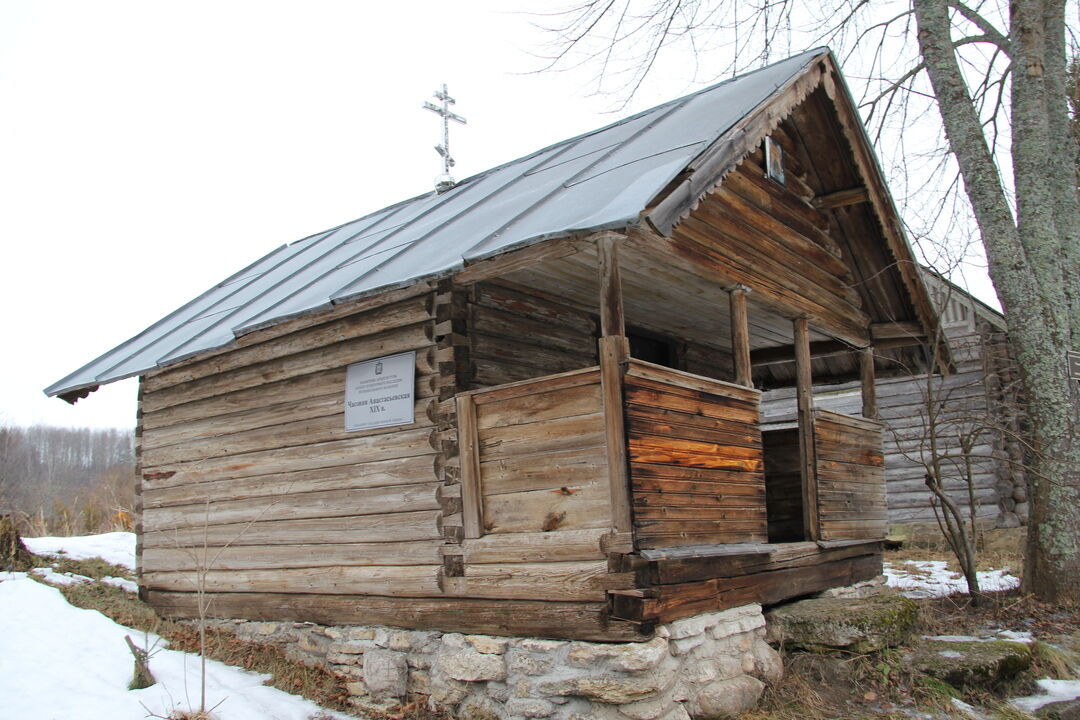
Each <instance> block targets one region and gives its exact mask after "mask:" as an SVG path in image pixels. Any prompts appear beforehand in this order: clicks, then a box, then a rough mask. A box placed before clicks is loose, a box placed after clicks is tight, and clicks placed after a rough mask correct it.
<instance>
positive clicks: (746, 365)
mask: <svg viewBox="0 0 1080 720" xmlns="http://www.w3.org/2000/svg"><path fill="white" fill-rule="evenodd" d="M749 292H750V289H749V288H747V287H746V286H745V285H736V286H735V287H734V288H732V290H731V292H729V293H728V298H729V301H730V306H731V357H732V358H733V359H734V362H735V368H734V369H735V382H736V383H737V384H739V385H743V386H745V387H753V386H754V380H753V374H752V371H753V367H752V366H751V364H750V320H749V315H748V313H747V309H746V295H747V293H749Z"/></svg>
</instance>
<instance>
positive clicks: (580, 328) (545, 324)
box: [466, 283, 598, 388]
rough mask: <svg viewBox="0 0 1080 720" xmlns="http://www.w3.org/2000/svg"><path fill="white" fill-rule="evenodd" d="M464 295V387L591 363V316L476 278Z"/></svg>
mask: <svg viewBox="0 0 1080 720" xmlns="http://www.w3.org/2000/svg"><path fill="white" fill-rule="evenodd" d="M468 296H469V299H468V311H467V312H468V321H467V331H466V332H467V335H468V342H469V347H470V353H469V358H470V364H471V384H470V387H472V388H483V387H490V386H493V385H502V384H505V383H510V382H516V381H518V380H528V379H531V378H538V377H543V376H546V375H554V374H557V373H562V372H566V371H568V370H578V369H580V368H585V367H592V366H594V365H596V364H597V362H598V358H597V350H596V337H597V321H596V318H595V317H594V316H593V315H591V314H589V313H586V312H583V311H581V310H577V309H574V308H572V307H570V306H568V305H566V304H563V303H559V302H556V301H554V300H552V299H547V298H542V297H539V296H537V295H533V294H529V293H525V292H522V291H520V290H517V289H514V288H510V287H505V286H502V285H498V284H495V283H478V284H476V285H475V286H473V287H472V288H471V289H470V291H469V293H468Z"/></svg>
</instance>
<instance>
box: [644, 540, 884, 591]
mask: <svg viewBox="0 0 1080 720" xmlns="http://www.w3.org/2000/svg"><path fill="white" fill-rule="evenodd" d="M785 546H791V549H790V550H787V551H786V552H783V553H781V552H777V551H775V550H774V549H773V548H776V547H777V546H776V545H761V546H758V551H756V552H744V553H743V554H731V555H714V556H701V555H698V556H689V557H672V558H659V559H656V560H651V561H648V562H646V563H645V564H644V565H643V567H641V569H639V570H638V573H637V574H638V578H639V580H640V581H642V583H643V584H648V585H676V584H680V583H689V582H700V581H702V580H711V579H714V578H722V577H738V576H741V575H754V574H757V573H763V572H773V571H776V570H784V569H789V568H800V567H812V566H815V565H819V564H821V563H825V562H832V561H835V560H843V559H846V558H851V557H859V556H863V555H880V552H881V544H880V543H878V542H870V543H861V544H858V545H849V546H847V547H843V548H837V549H829V550H824V549H822V548H820V547H818V545H817V543H786V544H785ZM747 547H748V548H751V547H753V546H747Z"/></svg>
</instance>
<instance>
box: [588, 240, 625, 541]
mask: <svg viewBox="0 0 1080 720" xmlns="http://www.w3.org/2000/svg"><path fill="white" fill-rule="evenodd" d="M616 239H617V237H616V236H615V235H613V234H610V233H606V234H603V235H600V236H599V237H598V238H597V240H596V255H597V260H598V263H597V273H598V278H599V281H600V335H601V337H600V341H599V356H600V386H601V392H602V394H603V401H604V434H605V438H606V441H607V442H606V445H607V464H608V482H609V491H610V495H611V528H612V530H613V531H614V532H618V533H629V532H630V531H631V528H632V525H631V518H630V472H629V464H628V460H627V447H626V427H625V423H624V421H623V372H624V370H625V365H626V361H627V360H628V359H629V358H630V342H629V341H628V340H627V339H626V320H625V318H624V316H623V298H622V280H621V279H620V277H619V246H618V245H617V244H616ZM628 539H629V538H628Z"/></svg>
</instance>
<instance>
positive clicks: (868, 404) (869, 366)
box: [859, 347, 878, 419]
mask: <svg viewBox="0 0 1080 720" xmlns="http://www.w3.org/2000/svg"><path fill="white" fill-rule="evenodd" d="M859 379H860V380H861V381H862V414H863V417H866V418H874V419H877V416H878V411H877V386H876V385H875V383H874V348H873V347H868V348H863V350H862V351H861V352H860V353H859Z"/></svg>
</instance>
